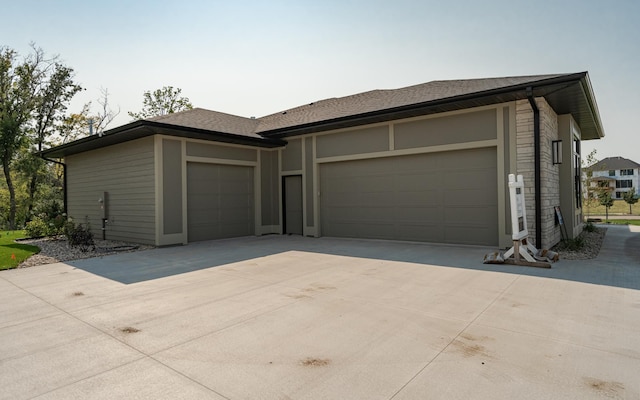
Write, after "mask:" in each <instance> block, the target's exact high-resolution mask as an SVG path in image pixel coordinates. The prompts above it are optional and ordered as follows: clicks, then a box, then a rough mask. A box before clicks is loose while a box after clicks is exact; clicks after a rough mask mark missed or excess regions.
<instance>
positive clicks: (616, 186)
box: [590, 157, 640, 199]
mask: <svg viewBox="0 0 640 400" xmlns="http://www.w3.org/2000/svg"><path fill="white" fill-rule="evenodd" d="M590 169H591V171H592V173H593V176H592V177H591V186H592V188H598V189H603V188H605V189H607V190H609V191H610V192H611V197H613V198H614V199H622V198H623V197H624V194H625V193H626V192H628V191H630V190H633V191H634V194H635V195H636V196H639V195H640V164H638V163H637V162H635V161H633V160H629V159H628V158H624V157H607V158H604V159H602V160H600V161H598V162H597V163H595V164H594V165H592V166H591V167H590ZM596 195H597V194H596Z"/></svg>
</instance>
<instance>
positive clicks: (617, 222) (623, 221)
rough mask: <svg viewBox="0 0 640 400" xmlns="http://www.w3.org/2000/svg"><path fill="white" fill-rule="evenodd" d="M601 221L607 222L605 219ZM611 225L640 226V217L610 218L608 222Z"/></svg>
mask: <svg viewBox="0 0 640 400" xmlns="http://www.w3.org/2000/svg"><path fill="white" fill-rule="evenodd" d="M601 223H605V221H604V220H603V221H602V222H601ZM606 223H607V224H610V225H638V226H640V219H610V220H609V222H606Z"/></svg>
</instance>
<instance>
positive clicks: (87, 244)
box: [64, 220, 96, 251]
mask: <svg viewBox="0 0 640 400" xmlns="http://www.w3.org/2000/svg"><path fill="white" fill-rule="evenodd" d="M64 234H65V236H66V237H67V242H68V243H69V246H71V247H79V248H80V250H81V251H88V250H89V249H95V247H96V245H95V243H94V242H93V233H91V230H90V227H89V225H88V224H87V226H86V227H85V226H84V225H82V224H77V225H76V224H75V223H74V222H73V221H72V220H69V221H67V223H66V224H65V225H64Z"/></svg>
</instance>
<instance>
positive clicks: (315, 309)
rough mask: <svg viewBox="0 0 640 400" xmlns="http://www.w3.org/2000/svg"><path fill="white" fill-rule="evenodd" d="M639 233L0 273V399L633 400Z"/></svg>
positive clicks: (387, 245)
mask: <svg viewBox="0 0 640 400" xmlns="http://www.w3.org/2000/svg"><path fill="white" fill-rule="evenodd" d="M638 228H639V227H627V226H608V229H609V231H608V233H607V236H606V239H605V242H604V246H603V249H602V251H601V254H600V256H599V257H598V258H597V259H595V260H591V261H568V260H562V261H560V262H558V263H556V264H554V266H553V269H551V270H543V269H534V268H526V267H516V266H488V265H483V264H482V256H483V255H484V254H485V253H486V252H487V251H488V250H490V249H483V248H477V247H458V246H436V245H428V244H412V243H394V242H384V241H379V242H378V241H365V240H339V239H330V238H321V239H312V238H301V237H282V236H269V237H261V238H242V239H234V240H229V241H222V242H209V243H203V244H200V245H199V246H192V245H190V246H186V247H178V248H171V249H159V250H162V252H160V251H159V250H154V251H153V252H149V253H147V254H146V256H145V257H144V260H146V261H145V263H143V264H144V265H143V264H140V263H141V262H142V261H141V260H142V258H136V257H140V254H142V253H143V252H140V253H132V254H131V255H130V257H131V258H130V259H129V261H127V255H125V254H121V255H118V256H113V257H104V258H103V259H101V260H98V261H99V262H100V263H101V264H100V263H99V262H98V261H92V262H93V263H94V264H90V263H89V262H88V261H87V264H81V263H76V264H77V265H76V266H75V267H74V266H71V265H66V264H51V265H47V266H40V267H33V268H28V269H21V270H11V271H4V272H1V273H0V365H1V368H2V369H1V370H2V374H0V388H1V389H0V398H6V399H31V398H38V399H87V398H91V399H101V398H104V399H107V398H108V399H112V398H141V399H163V398H165V399H179V398H184V399H197V398H203V399H286V398H290V399H322V398H325V399H335V398H340V399H423V398H430V399H496V398H504V399H512V398H518V399H540V398H549V399H577V398H579V399H598V398H621V399H622V398H626V399H635V398H640V380H639V379H638V371H640V290H639V289H640V229H638ZM154 252H156V253H154ZM181 252H184V253H181ZM189 253H190V254H191V255H192V257H193V258H191V259H190V258H184V257H185V255H186V254H189ZM134 254H138V255H137V256H134ZM172 257H173V258H172ZM181 257H182V258H181ZM161 260H165V261H161ZM166 260H170V261H166ZM180 260H183V261H180ZM194 260H200V261H198V262H195V261H194ZM127 262H129V263H127ZM154 262H156V263H161V262H164V263H165V264H168V265H171V264H172V263H174V265H177V266H179V265H180V264H181V263H182V262H187V263H192V267H193V268H191V267H190V268H186V269H184V270H183V271H182V272H183V273H180V274H172V271H171V270H170V268H169V271H168V272H167V271H165V273H161V274H157V273H155V272H153V268H152V266H153V263H154ZM203 263H204V264H203ZM207 263H209V264H210V265H209V267H207V266H206V264H207ZM196 264H197V265H196ZM136 265H137V266H138V267H136ZM81 268H84V270H83V269H81ZM92 268H93V272H95V273H92V272H89V271H91V270H92ZM136 268H140V269H141V270H145V271H146V272H141V270H136ZM163 268H165V267H163ZM127 270H129V273H130V275H129V276H128V277H127V274H126V272H127ZM116 271H117V272H116ZM98 273H100V274H98ZM109 273H111V274H115V275H114V276H116V278H117V279H110V278H107V277H106V276H109Z"/></svg>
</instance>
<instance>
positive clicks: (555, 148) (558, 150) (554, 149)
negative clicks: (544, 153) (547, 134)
mask: <svg viewBox="0 0 640 400" xmlns="http://www.w3.org/2000/svg"><path fill="white" fill-rule="evenodd" d="M551 159H552V160H553V165H556V164H562V140H554V141H552V142H551Z"/></svg>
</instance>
